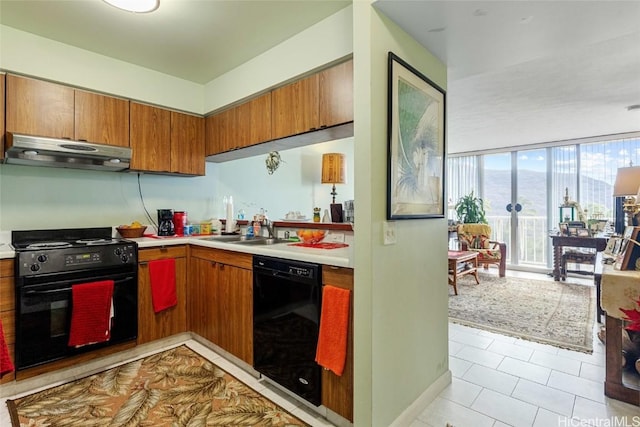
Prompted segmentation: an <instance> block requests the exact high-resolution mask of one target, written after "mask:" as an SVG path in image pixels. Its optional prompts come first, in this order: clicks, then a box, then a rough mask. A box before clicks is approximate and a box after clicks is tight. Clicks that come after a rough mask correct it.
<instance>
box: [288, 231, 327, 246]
mask: <svg viewBox="0 0 640 427" xmlns="http://www.w3.org/2000/svg"><path fill="white" fill-rule="evenodd" d="M326 233H327V232H326V231H325V230H308V229H301V230H298V231H296V235H297V236H298V239H300V240H301V241H302V242H303V243H318V242H320V241H322V239H324V236H325V234H326Z"/></svg>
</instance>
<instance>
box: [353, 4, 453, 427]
mask: <svg viewBox="0 0 640 427" xmlns="http://www.w3.org/2000/svg"><path fill="white" fill-rule="evenodd" d="M353 7H354V59H355V62H354V74H355V75H356V76H357V78H356V80H355V81H356V85H355V100H356V101H355V146H356V147H355V156H356V165H355V167H356V170H357V175H356V188H355V194H356V201H357V210H356V232H355V251H356V253H355V266H356V270H355V322H356V326H355V332H356V339H355V357H356V367H355V370H356V382H355V392H356V407H355V417H356V419H355V421H356V425H372V426H388V425H390V424H391V423H392V422H393V421H394V420H396V419H397V418H398V417H399V416H400V415H401V414H402V412H403V411H405V409H406V408H407V407H409V406H410V405H411V404H412V403H413V402H414V401H416V399H418V398H419V397H420V396H421V394H422V393H423V392H424V391H425V390H426V389H428V388H429V387H430V386H431V385H432V384H433V383H434V382H435V381H436V380H437V379H438V378H440V377H441V376H443V375H446V372H447V370H448V361H447V355H448V348H447V328H448V323H447V292H448V289H447V286H446V283H447V276H446V265H447V260H446V250H447V247H446V246H447V245H446V242H447V237H446V220H445V219H429V220H405V221H395V225H396V236H397V244H395V245H389V246H384V245H383V244H382V224H383V222H384V221H385V216H386V195H387V172H386V167H387V126H386V121H387V52H389V51H393V52H394V53H395V54H397V55H398V56H399V57H400V58H402V59H404V60H405V61H407V62H408V63H409V64H411V65H413V66H414V67H415V68H417V69H418V70H420V71H422V72H423V73H424V74H425V75H426V76H428V77H429V78H431V79H432V80H433V81H435V82H437V83H438V84H439V85H440V86H441V87H443V88H446V68H445V66H444V65H443V64H442V63H441V62H440V61H438V60H437V59H436V58H435V57H434V56H433V55H431V54H430V53H429V52H428V51H426V50H425V49H424V47H422V46H421V45H419V44H418V43H417V42H416V41H415V40H413V39H412V38H411V37H409V36H408V35H407V34H406V33H405V32H404V31H402V30H401V29H400V28H398V27H397V26H396V25H395V24H393V23H392V22H391V21H390V20H388V19H386V18H385V17H384V16H381V15H379V14H378V13H377V12H376V11H375V9H373V8H372V7H371V5H370V2H368V1H356V2H354V5H353Z"/></svg>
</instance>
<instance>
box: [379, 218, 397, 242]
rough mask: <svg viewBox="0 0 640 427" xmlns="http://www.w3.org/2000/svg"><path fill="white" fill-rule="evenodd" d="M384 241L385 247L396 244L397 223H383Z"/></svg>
mask: <svg viewBox="0 0 640 427" xmlns="http://www.w3.org/2000/svg"><path fill="white" fill-rule="evenodd" d="M382 239H383V243H384V244H385V245H393V244H395V243H396V223H395V222H393V221H391V222H389V221H383V222H382Z"/></svg>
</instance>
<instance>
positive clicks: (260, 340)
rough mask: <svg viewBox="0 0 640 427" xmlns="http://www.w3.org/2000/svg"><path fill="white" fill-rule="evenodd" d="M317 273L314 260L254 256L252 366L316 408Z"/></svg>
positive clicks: (319, 281)
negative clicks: (312, 262)
mask: <svg viewBox="0 0 640 427" xmlns="http://www.w3.org/2000/svg"><path fill="white" fill-rule="evenodd" d="M321 271H322V270H321V268H320V266H319V265H317V264H311V263H307V262H300V261H290V260H285V259H280V258H270V257H263V256H254V257H253V362H254V368H255V369H256V370H257V371H258V372H260V373H261V374H262V375H264V376H265V377H267V378H269V379H270V380H272V381H274V382H276V383H278V384H280V385H281V386H283V387H285V388H286V389H288V390H290V391H292V392H293V393H295V394H297V395H298V396H300V397H302V398H303V399H305V400H307V401H308V402H311V403H312V404H314V405H316V406H317V405H320V391H321V389H320V374H321V368H320V366H319V365H318V364H317V363H316V362H315V356H316V345H317V343H318V330H319V326H320V298H321V293H320V288H321V286H322V280H321V277H320V274H321Z"/></svg>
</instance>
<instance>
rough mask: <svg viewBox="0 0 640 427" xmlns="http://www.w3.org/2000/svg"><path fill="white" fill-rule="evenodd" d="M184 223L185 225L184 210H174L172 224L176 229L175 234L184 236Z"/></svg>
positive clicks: (185, 216) (185, 214) (185, 215)
mask: <svg viewBox="0 0 640 427" xmlns="http://www.w3.org/2000/svg"><path fill="white" fill-rule="evenodd" d="M185 225H187V213H186V212H185V211H174V212H173V226H174V227H175V229H176V235H178V236H184V226H185Z"/></svg>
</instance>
